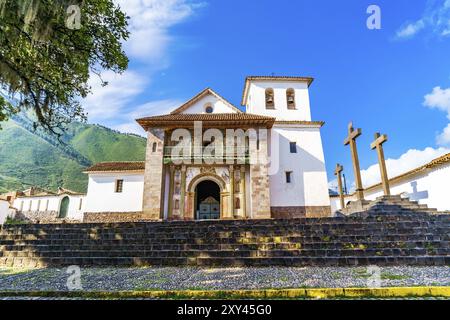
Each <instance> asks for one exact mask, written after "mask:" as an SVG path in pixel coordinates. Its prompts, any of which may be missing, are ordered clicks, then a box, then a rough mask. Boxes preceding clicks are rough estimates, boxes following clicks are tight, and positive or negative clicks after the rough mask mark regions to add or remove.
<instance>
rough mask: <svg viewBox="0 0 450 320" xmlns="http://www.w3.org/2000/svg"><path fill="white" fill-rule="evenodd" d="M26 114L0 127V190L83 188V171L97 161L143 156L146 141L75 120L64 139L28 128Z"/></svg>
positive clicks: (137, 158) (79, 189)
mask: <svg viewBox="0 0 450 320" xmlns="http://www.w3.org/2000/svg"><path fill="white" fill-rule="evenodd" d="M29 121H30V120H29V119H28V118H27V117H26V116H25V115H23V114H22V115H21V116H20V120H18V121H16V117H15V118H14V120H13V119H12V120H10V121H8V122H3V123H2V127H3V130H2V131H0V193H2V192H6V191H11V190H22V189H26V188H28V187H29V186H32V185H35V186H40V187H43V188H46V189H50V190H56V189H57V188H58V187H63V188H68V189H71V190H74V191H79V192H85V191H86V188H87V175H86V174H84V173H83V170H84V169H85V168H86V167H87V166H90V165H92V164H94V163H97V162H102V161H142V160H144V158H145V144H146V140H145V139H144V138H142V137H140V136H136V135H130V134H122V133H119V132H117V131H114V130H111V129H108V128H105V127H103V126H99V125H91V124H84V123H79V122H74V123H72V124H70V125H69V126H68V130H67V131H66V132H65V133H64V136H63V140H64V143H58V141H57V139H56V140H55V138H54V136H52V135H50V134H48V133H45V131H40V130H37V131H33V130H29V129H30V128H28V127H27V126H28V123H29Z"/></svg>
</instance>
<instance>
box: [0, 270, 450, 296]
mask: <svg viewBox="0 0 450 320" xmlns="http://www.w3.org/2000/svg"><path fill="white" fill-rule="evenodd" d="M80 270H81V286H82V290H87V291H95V290H102V291H128V290H138V291H139V290H186V289H191V290H197V289H198V290H199V289H210V290H219V289H229V290H231V289H267V288H306V287H308V288H314V287H328V288H342V287H373V286H374V284H376V282H374V281H376V280H379V282H378V283H379V284H380V285H381V286H382V287H392V286H450V267H449V266H442V267H441V266H439V267H407V266H397V267H379V268H378V267H375V269H373V270H372V269H368V268H366V267H304V268H300V267H295V268H287V267H264V268H254V267H252V268H244V267H243V268H198V267H143V268H92V267H86V268H81V269H80ZM67 271H68V270H67V268H42V269H18V268H0V291H6V290H14V291H67V290H69V287H68V286H67V283H68V279H69V277H70V276H71V274H68V273H67ZM69 282H70V281H69Z"/></svg>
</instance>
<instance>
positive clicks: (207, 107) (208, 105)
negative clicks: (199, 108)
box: [205, 104, 214, 113]
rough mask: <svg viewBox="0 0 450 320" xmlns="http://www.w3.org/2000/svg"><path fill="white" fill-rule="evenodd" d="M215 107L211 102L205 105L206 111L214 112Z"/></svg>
mask: <svg viewBox="0 0 450 320" xmlns="http://www.w3.org/2000/svg"><path fill="white" fill-rule="evenodd" d="M213 111H214V109H213V107H212V106H211V105H210V104H207V105H206V107H205V112H206V113H213Z"/></svg>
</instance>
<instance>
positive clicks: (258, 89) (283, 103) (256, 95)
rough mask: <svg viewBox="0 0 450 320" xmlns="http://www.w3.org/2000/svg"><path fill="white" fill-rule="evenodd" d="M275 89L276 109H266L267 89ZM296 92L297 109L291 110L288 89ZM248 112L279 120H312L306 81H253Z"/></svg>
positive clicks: (248, 101) (249, 93)
mask: <svg viewBox="0 0 450 320" xmlns="http://www.w3.org/2000/svg"><path fill="white" fill-rule="evenodd" d="M267 88H272V89H273V91H274V106H275V109H266V89H267ZM289 88H292V89H294V92H295V106H296V110H289V109H288V106H287V100H286V90H287V89H289ZM246 112H248V113H254V114H260V115H265V116H270V117H275V118H276V119H277V120H304V121H311V111H310V103H309V90H308V84H307V83H306V82H293V81H252V83H251V84H250V87H249V90H248V98H247V106H246Z"/></svg>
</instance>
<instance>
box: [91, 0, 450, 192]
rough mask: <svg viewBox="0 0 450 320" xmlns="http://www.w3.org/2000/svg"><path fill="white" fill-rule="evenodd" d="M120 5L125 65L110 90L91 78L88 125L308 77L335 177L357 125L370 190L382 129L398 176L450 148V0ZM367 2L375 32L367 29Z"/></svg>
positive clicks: (128, 124)
mask: <svg viewBox="0 0 450 320" xmlns="http://www.w3.org/2000/svg"><path fill="white" fill-rule="evenodd" d="M116 2H118V3H120V4H121V5H122V7H123V9H124V10H125V11H126V12H127V13H128V15H129V16H130V17H131V20H130V23H131V32H132V37H131V38H130V40H129V41H128V42H127V43H125V49H126V52H127V54H128V55H129V58H130V66H129V70H128V71H127V72H126V73H125V74H123V75H122V76H115V75H112V74H110V73H106V74H105V75H104V77H105V78H106V80H109V81H110V85H109V86H108V87H106V88H101V87H99V86H98V82H96V80H95V79H93V81H92V87H93V95H92V96H90V97H89V98H88V99H87V100H86V101H85V105H86V109H87V110H88V111H89V115H90V121H91V122H95V123H101V124H104V125H108V126H110V127H112V128H116V129H119V130H122V131H128V132H139V131H138V130H139V129H138V127H137V126H136V125H135V124H134V122H133V119H134V118H136V117H139V116H145V115H151V114H158V113H166V112H167V111H168V110H170V109H172V108H174V107H176V106H177V105H178V104H180V103H182V102H183V101H185V100H187V99H189V98H191V97H192V96H193V95H195V94H196V93H198V92H199V91H200V90H202V89H204V88H205V87H212V88H213V89H214V90H216V91H217V92H218V93H220V94H221V95H222V96H224V97H225V98H227V99H228V100H229V101H230V102H232V103H233V104H235V105H237V106H240V100H241V95H242V88H243V84H244V79H245V77H246V76H247V75H270V74H271V73H274V74H275V75H295V76H297V75H298V76H312V77H314V78H315V81H314V83H313V84H312V86H311V88H310V95H311V110H312V116H313V120H323V121H325V122H326V124H325V126H324V127H323V129H322V140H323V144H324V152H325V159H326V166H327V171H328V178H329V180H330V181H331V180H333V178H334V176H333V169H334V166H335V164H336V162H339V163H341V164H343V165H344V168H345V171H346V173H347V176H348V179H349V180H350V181H351V180H352V173H351V162H350V154H349V150H348V149H347V148H346V147H344V145H343V140H344V138H345V136H346V130H347V124H348V122H349V121H350V120H352V121H353V122H354V124H355V126H357V127H361V128H362V130H363V135H362V137H361V138H360V139H359V140H358V144H359V153H360V161H361V167H362V168H363V169H366V170H365V171H364V172H363V179H364V181H365V183H366V184H370V183H373V182H375V181H376V180H377V179H378V168H377V167H375V166H373V165H374V164H375V163H376V153H375V152H373V151H371V150H370V148H369V144H370V142H371V141H372V140H373V134H374V133H375V132H377V131H380V132H381V133H386V134H388V136H389V141H388V143H387V144H385V154H386V156H387V157H388V158H390V159H391V160H389V162H388V171H390V175H391V176H393V175H396V174H399V173H401V172H403V171H406V170H408V169H411V168H413V167H415V166H418V165H421V164H423V163H425V162H427V161H429V160H431V159H433V158H434V157H437V156H439V155H440V154H443V153H445V152H450V151H449V149H448V148H449V146H450V126H449V122H450V120H449V119H450V58H449V57H450V0H436V1H431V0H430V1H426V0H424V1H419V0H415V1H410V0H395V1H392V0H383V1H381V0H371V1H365V0H346V1H332V0H314V1H313V0H301V1H300V0H297V1H292V0H291V1H283V0H282V1H268V0H245V1H242V0H241V1H238V0H210V1H203V0H200V1H187V0H151V1H145V0H141V1H138V0H117V1H116ZM371 4H375V5H378V6H379V8H380V9H381V29H380V30H369V29H368V28H367V26H366V20H367V18H368V17H369V14H367V12H366V10H367V8H368V6H369V5H371ZM447 126H448V127H447Z"/></svg>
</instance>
